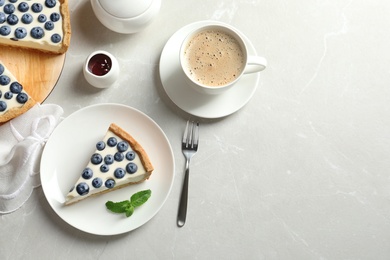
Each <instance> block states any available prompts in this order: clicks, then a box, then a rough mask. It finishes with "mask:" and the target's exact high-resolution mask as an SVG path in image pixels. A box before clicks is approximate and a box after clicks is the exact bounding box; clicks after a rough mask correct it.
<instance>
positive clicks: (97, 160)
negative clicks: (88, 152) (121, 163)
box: [91, 153, 103, 165]
mask: <svg viewBox="0 0 390 260" xmlns="http://www.w3.org/2000/svg"><path fill="white" fill-rule="evenodd" d="M102 161H103V158H102V156H101V155H100V154H98V153H94V154H93V155H92V157H91V163H92V164H95V165H97V164H100V163H101V162H102Z"/></svg>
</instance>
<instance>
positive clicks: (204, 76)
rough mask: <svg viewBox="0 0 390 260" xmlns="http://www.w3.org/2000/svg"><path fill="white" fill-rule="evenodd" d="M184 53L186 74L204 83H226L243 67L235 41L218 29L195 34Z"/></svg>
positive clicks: (238, 46) (219, 84)
mask: <svg viewBox="0 0 390 260" xmlns="http://www.w3.org/2000/svg"><path fill="white" fill-rule="evenodd" d="M184 56H185V59H186V63H187V64H186V67H187V68H186V69H187V71H188V72H189V73H188V74H189V75H190V76H191V77H192V79H193V80H194V81H197V82H199V83H201V84H203V85H206V86H214V87H215V86H222V85H226V84H228V83H230V82H232V81H234V80H235V79H236V78H237V77H238V76H239V75H240V74H241V72H242V70H243V69H244V67H245V60H244V59H245V57H244V53H243V50H242V48H241V46H240V44H239V42H237V40H236V39H235V38H234V37H233V36H231V35H230V34H228V33H226V32H224V31H222V30H218V29H217V30H205V31H201V32H199V33H197V34H195V35H194V36H193V37H192V39H190V40H189V42H188V43H187V46H186V47H185V52H184Z"/></svg>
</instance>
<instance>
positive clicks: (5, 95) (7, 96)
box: [4, 91, 14, 99]
mask: <svg viewBox="0 0 390 260" xmlns="http://www.w3.org/2000/svg"><path fill="white" fill-rule="evenodd" d="M13 96H14V94H12V92H10V91H7V92H5V94H4V98H5V99H11V98H12V97H13Z"/></svg>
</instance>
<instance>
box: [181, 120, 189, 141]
mask: <svg viewBox="0 0 390 260" xmlns="http://www.w3.org/2000/svg"><path fill="white" fill-rule="evenodd" d="M189 122H190V121H187V125H186V129H185V130H184V134H183V140H182V143H183V144H188V143H187V142H188V133H189V132H188V125H189Z"/></svg>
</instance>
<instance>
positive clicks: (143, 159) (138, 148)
mask: <svg viewBox="0 0 390 260" xmlns="http://www.w3.org/2000/svg"><path fill="white" fill-rule="evenodd" d="M109 130H111V131H112V132H113V133H114V134H116V135H118V136H119V137H120V138H122V139H123V140H125V141H127V142H129V144H130V146H131V147H132V148H133V150H134V151H135V152H137V153H138V154H139V155H140V159H141V162H142V164H143V165H144V167H145V170H146V171H147V172H151V171H153V170H154V168H153V165H152V163H151V162H150V159H149V156H148V154H147V153H146V152H145V150H144V148H143V147H142V146H141V145H140V144H139V143H138V142H137V141H136V140H135V139H134V138H133V137H132V136H131V135H130V134H129V133H127V132H126V131H125V130H123V129H122V128H120V127H119V126H118V125H116V124H115V123H111V125H110V127H109Z"/></svg>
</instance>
